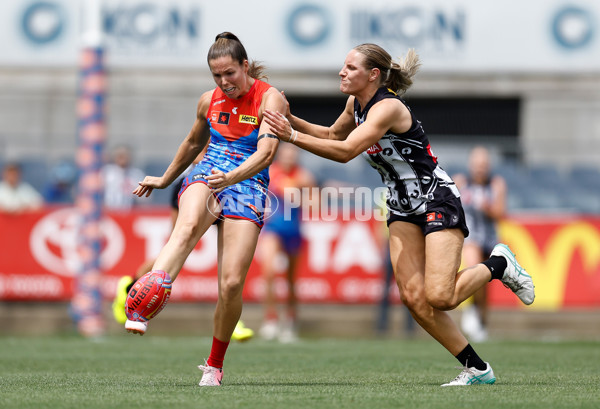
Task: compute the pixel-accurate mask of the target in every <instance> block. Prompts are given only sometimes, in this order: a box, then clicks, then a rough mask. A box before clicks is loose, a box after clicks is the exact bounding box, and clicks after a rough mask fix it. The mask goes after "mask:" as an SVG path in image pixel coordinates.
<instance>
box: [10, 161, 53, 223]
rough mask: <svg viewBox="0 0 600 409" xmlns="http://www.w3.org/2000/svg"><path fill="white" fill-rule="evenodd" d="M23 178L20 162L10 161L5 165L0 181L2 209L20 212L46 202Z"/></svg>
mask: <svg viewBox="0 0 600 409" xmlns="http://www.w3.org/2000/svg"><path fill="white" fill-rule="evenodd" d="M21 179H22V174H21V167H20V165H19V164H18V163H16V162H13V163H8V164H7V165H6V166H5V167H4V169H3V171H2V181H0V211H3V212H7V213H19V212H22V211H28V210H36V209H39V208H41V207H42V205H43V204H44V199H43V197H42V195H41V194H40V193H38V191H36V190H35V189H34V188H33V187H32V186H31V185H30V184H29V183H27V182H24V181H22V180H21Z"/></svg>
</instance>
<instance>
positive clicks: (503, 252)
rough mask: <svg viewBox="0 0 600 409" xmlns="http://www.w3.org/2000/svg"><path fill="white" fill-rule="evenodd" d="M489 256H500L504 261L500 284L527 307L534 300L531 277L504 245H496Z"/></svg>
mask: <svg viewBox="0 0 600 409" xmlns="http://www.w3.org/2000/svg"><path fill="white" fill-rule="evenodd" d="M491 256H500V257H504V258H505V259H506V270H504V275H503V276H502V280H501V281H502V283H503V284H504V285H505V286H506V287H508V288H510V289H511V290H512V292H513V293H515V294H516V295H517V297H519V299H520V300H521V301H523V304H526V305H529V304H531V303H532V302H533V300H534V299H535V290H534V288H535V287H534V285H533V280H532V279H531V276H530V275H529V274H527V272H526V271H525V269H524V268H523V267H521V266H520V265H519V263H518V262H517V259H516V257H515V255H514V254H513V252H512V251H510V249H509V248H508V246H507V245H506V244H496V246H494V249H493V250H492V254H490V257H491Z"/></svg>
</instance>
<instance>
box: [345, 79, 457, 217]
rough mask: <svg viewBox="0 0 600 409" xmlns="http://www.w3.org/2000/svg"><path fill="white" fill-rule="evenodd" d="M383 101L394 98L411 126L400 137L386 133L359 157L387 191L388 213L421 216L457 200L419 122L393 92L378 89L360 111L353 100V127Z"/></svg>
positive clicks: (453, 187) (455, 193)
mask: <svg viewBox="0 0 600 409" xmlns="http://www.w3.org/2000/svg"><path fill="white" fill-rule="evenodd" d="M386 98H395V99H397V100H399V101H400V102H402V103H403V104H404V105H405V106H406V107H407V108H408V111H409V112H410V116H411V119H412V125H411V127H410V129H409V130H408V131H407V132H405V133H402V134H397V133H394V132H392V131H389V130H388V131H387V132H386V133H385V135H383V136H382V138H381V139H380V140H379V141H378V142H377V143H376V144H375V145H373V146H371V147H370V148H369V149H367V150H366V151H365V152H363V153H362V155H363V157H364V158H365V159H366V160H367V162H368V163H369V164H370V165H371V166H372V167H373V168H374V169H376V170H377V171H378V172H379V174H380V175H381V179H382V181H383V182H384V183H385V185H386V186H387V188H388V192H387V200H386V203H387V206H388V209H389V210H390V212H392V213H395V214H398V215H400V216H409V215H418V214H423V213H426V212H427V210H428V208H431V207H435V206H437V205H439V204H441V203H444V202H446V201H448V200H451V199H453V198H458V197H460V194H459V192H458V189H457V188H456V186H455V185H454V182H453V181H452V179H451V178H450V176H448V174H447V173H446V172H445V171H444V170H443V169H442V168H441V167H440V166H439V164H438V163H437V158H436V157H435V156H433V153H432V152H431V145H430V144H429V140H428V138H427V135H426V134H425V131H424V130H423V127H422V126H421V122H420V121H418V120H417V118H415V116H414V114H413V113H412V111H411V110H410V108H409V107H408V105H406V103H405V102H404V101H403V100H402V99H401V98H400V97H399V96H398V95H396V93H394V92H393V91H391V90H388V89H387V88H384V87H382V88H379V89H378V90H377V92H376V93H375V95H374V96H373V98H371V100H370V101H369V102H368V104H367V106H366V107H364V109H362V110H361V107H360V104H359V103H358V101H357V100H356V99H355V100H354V120H355V122H356V126H360V125H361V124H362V123H363V122H364V121H365V120H366V118H367V114H368V113H369V109H371V107H372V106H373V105H375V104H376V103H377V102H379V101H381V100H383V99H386Z"/></svg>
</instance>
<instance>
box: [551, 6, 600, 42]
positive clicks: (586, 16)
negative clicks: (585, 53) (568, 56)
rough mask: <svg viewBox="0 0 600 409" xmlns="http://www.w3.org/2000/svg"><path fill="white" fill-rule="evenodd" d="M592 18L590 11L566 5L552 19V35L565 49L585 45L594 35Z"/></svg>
mask: <svg viewBox="0 0 600 409" xmlns="http://www.w3.org/2000/svg"><path fill="white" fill-rule="evenodd" d="M594 28H595V27H594V19H593V18H592V15H591V13H590V11H588V10H585V9H582V8H579V7H575V6H568V7H564V8H562V9H560V10H559V11H558V12H557V13H556V14H555V16H554V19H553V20H552V35H553V36H554V39H555V40H556V42H557V43H558V44H559V45H560V46H562V47H564V48H567V49H571V50H575V49H578V48H582V47H585V46H586V45H588V44H589V43H590V41H591V40H592V38H593V37H594Z"/></svg>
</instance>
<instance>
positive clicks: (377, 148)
mask: <svg viewBox="0 0 600 409" xmlns="http://www.w3.org/2000/svg"><path fill="white" fill-rule="evenodd" d="M382 151H383V148H382V147H381V145H380V144H379V143H376V144H375V145H373V146H371V147H370V148H369V149H367V154H369V155H375V154H376V153H379V152H382Z"/></svg>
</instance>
